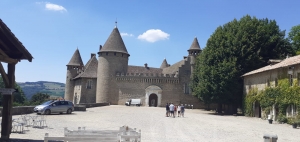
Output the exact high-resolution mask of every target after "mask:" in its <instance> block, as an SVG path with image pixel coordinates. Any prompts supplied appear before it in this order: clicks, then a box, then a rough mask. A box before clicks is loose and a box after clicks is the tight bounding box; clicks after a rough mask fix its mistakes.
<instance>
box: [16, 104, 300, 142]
mask: <svg viewBox="0 0 300 142" xmlns="http://www.w3.org/2000/svg"><path fill="white" fill-rule="evenodd" d="M31 115H36V114H31ZM13 117H14V118H16V117H18V116H13ZM47 124H48V126H49V127H48V128H44V129H38V128H29V131H26V133H25V134H17V133H12V134H11V138H13V139H32V140H39V141H42V140H43V137H44V134H45V133H49V135H50V136H63V128H64V127H68V129H71V130H72V129H77V128H78V127H82V126H85V127H86V129H98V130H117V129H118V128H119V127H120V126H123V125H128V126H129V127H133V128H137V129H141V131H142V141H143V142H192V141H197V142H199V141H202V142H234V141H243V142H259V141H263V140H264V139H263V135H264V134H266V133H269V134H277V135H278V142H299V141H300V129H293V128H292V126H291V125H287V124H268V122H267V121H266V120H261V119H259V118H250V117H244V116H218V115H214V114H213V113H212V112H209V111H203V110H196V109H194V110H189V109H187V110H186V113H185V117H184V118H182V117H180V118H178V117H176V118H170V117H165V109H164V108H154V107H126V106H105V107H97V108H88V109H87V111H86V112H74V113H73V114H71V115H66V114H61V115H49V116H47ZM35 142H37V141H35Z"/></svg>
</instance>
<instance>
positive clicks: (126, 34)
mask: <svg viewBox="0 0 300 142" xmlns="http://www.w3.org/2000/svg"><path fill="white" fill-rule="evenodd" d="M121 36H131V37H132V36H134V35H133V34H128V33H121Z"/></svg>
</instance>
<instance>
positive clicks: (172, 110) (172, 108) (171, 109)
mask: <svg viewBox="0 0 300 142" xmlns="http://www.w3.org/2000/svg"><path fill="white" fill-rule="evenodd" d="M169 107H170V112H171V115H170V117H171V116H173V117H174V118H175V116H174V107H175V106H174V105H173V103H171V105H170V106H169Z"/></svg>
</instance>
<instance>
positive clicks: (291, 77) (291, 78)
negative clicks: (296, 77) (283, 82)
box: [289, 74, 293, 86]
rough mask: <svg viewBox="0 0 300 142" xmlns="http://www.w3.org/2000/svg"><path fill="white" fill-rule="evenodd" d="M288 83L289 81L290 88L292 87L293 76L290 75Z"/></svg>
mask: <svg viewBox="0 0 300 142" xmlns="http://www.w3.org/2000/svg"><path fill="white" fill-rule="evenodd" d="M289 81H290V86H293V75H291V74H290V79H289Z"/></svg>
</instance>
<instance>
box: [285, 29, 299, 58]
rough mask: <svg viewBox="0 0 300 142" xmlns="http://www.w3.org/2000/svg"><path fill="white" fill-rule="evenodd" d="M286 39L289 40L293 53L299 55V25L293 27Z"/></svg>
mask: <svg viewBox="0 0 300 142" xmlns="http://www.w3.org/2000/svg"><path fill="white" fill-rule="evenodd" d="M288 39H289V40H290V42H291V44H292V47H293V49H294V51H295V52H296V53H297V55H299V54H300V25H297V26H293V27H292V28H291V30H290V32H289V35H288Z"/></svg>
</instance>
